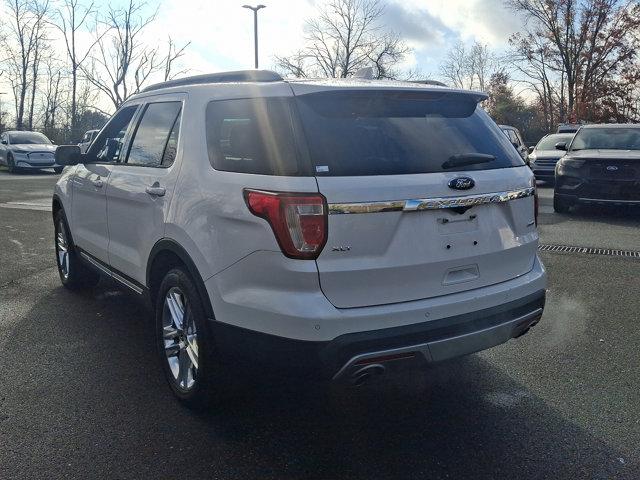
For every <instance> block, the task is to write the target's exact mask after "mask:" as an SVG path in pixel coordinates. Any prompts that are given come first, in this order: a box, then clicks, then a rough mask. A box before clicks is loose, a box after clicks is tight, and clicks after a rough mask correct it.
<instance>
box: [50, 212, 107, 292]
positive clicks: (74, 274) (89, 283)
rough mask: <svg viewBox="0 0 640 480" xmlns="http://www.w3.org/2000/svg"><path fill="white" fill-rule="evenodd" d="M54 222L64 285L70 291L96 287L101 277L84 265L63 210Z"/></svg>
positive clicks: (59, 268)
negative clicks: (72, 239) (75, 246)
mask: <svg viewBox="0 0 640 480" xmlns="http://www.w3.org/2000/svg"><path fill="white" fill-rule="evenodd" d="M54 222H55V223H54V230H55V236H54V243H55V252H56V265H57V266H58V275H59V276H60V281H61V282H62V285H63V286H64V287H65V288H68V289H69V290H83V289H89V288H92V287H94V286H95V285H96V284H97V283H98V281H99V280H100V275H99V274H98V273H97V272H95V271H94V270H91V269H90V268H89V267H87V266H86V265H85V264H83V263H82V261H81V260H80V258H79V257H78V253H77V251H76V249H75V248H74V246H73V242H72V241H71V236H70V235H69V227H68V225H67V220H66V218H65V216H64V213H63V211H62V210H60V211H58V212H57V213H56V215H55V219H54Z"/></svg>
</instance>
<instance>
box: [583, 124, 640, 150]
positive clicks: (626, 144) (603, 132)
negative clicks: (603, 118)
mask: <svg viewBox="0 0 640 480" xmlns="http://www.w3.org/2000/svg"><path fill="white" fill-rule="evenodd" d="M571 150H640V128H637V127H636V128H634V127H629V128H606V127H602V128H583V129H581V130H580V131H579V132H578V133H576V137H575V138H574V140H573V142H572V143H571Z"/></svg>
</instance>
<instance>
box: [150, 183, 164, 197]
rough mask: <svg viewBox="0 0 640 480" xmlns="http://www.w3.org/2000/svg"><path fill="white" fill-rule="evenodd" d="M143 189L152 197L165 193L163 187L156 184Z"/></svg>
mask: <svg viewBox="0 0 640 480" xmlns="http://www.w3.org/2000/svg"><path fill="white" fill-rule="evenodd" d="M145 191H146V192H147V193H148V194H149V195H152V196H154V197H163V196H164V194H165V193H167V190H166V189H165V188H164V187H160V186H158V185H157V184H154V185H152V186H150V187H147V188H146V190H145Z"/></svg>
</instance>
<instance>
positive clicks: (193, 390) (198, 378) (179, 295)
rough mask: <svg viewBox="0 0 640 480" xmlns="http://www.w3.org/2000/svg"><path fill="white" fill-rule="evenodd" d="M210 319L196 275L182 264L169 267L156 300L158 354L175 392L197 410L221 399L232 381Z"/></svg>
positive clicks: (185, 403) (166, 376) (186, 403)
mask: <svg viewBox="0 0 640 480" xmlns="http://www.w3.org/2000/svg"><path fill="white" fill-rule="evenodd" d="M185 319H187V320H186V322H187V323H186V325H185V323H184V320H185ZM208 322H209V320H207V316H206V313H205V308H204V305H203V302H202V299H201V298H200V295H199V294H198V289H197V288H196V285H195V283H194V281H193V279H192V278H191V277H190V275H189V274H188V273H187V271H186V270H185V269H183V268H181V267H176V268H174V269H172V270H170V271H169V272H168V273H167V274H166V275H165V276H164V279H163V280H162V283H161V285H160V288H159V289H158V295H157V297H156V301H155V336H156V344H157V347H158V356H159V359H160V362H161V364H162V370H163V372H164V375H165V378H166V380H167V382H168V384H169V387H170V388H171V390H172V392H173V393H174V395H175V396H176V397H177V398H178V399H179V400H180V401H181V402H182V403H183V404H184V405H185V406H187V407H188V408H192V409H195V410H201V409H203V408H205V407H208V406H210V405H211V403H212V401H214V400H219V399H221V398H222V394H221V393H222V392H225V393H227V392H228V391H229V388H228V387H229V386H230V385H231V380H230V379H229V376H228V372H227V370H226V368H225V367H223V366H222V365H221V364H220V362H219V361H218V360H217V358H216V352H215V347H214V342H213V338H212V334H211V329H210V328H209V325H208Z"/></svg>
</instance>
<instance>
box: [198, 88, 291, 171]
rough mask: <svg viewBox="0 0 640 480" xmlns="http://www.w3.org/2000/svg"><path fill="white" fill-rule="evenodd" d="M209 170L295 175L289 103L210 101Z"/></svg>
mask: <svg viewBox="0 0 640 480" xmlns="http://www.w3.org/2000/svg"><path fill="white" fill-rule="evenodd" d="M206 128H207V147H208V150H209V159H210V160H211V164H212V165H213V168H215V169H216V170H223V171H227V172H240V173H254V174H261V175H298V174H300V169H299V165H298V158H299V155H298V151H297V148H296V142H295V138H294V129H293V123H292V113H291V102H290V100H288V99H285V98H255V99H238V100H220V101H212V102H209V104H208V105H207V113H206Z"/></svg>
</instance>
